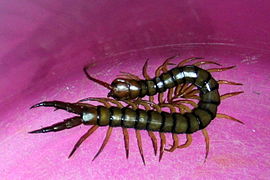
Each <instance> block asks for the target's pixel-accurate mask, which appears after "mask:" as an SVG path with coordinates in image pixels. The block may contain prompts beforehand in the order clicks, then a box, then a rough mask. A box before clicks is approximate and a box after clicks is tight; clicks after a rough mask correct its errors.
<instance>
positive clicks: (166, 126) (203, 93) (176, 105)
mask: <svg viewBox="0 0 270 180" xmlns="http://www.w3.org/2000/svg"><path fill="white" fill-rule="evenodd" d="M173 58H174V57H170V58H168V59H166V60H165V62H164V63H163V64H162V65H161V66H159V67H158V68H157V70H156V71H155V77H154V78H150V76H149V75H148V73H147V64H148V60H147V61H146V62H145V64H144V66H143V76H144V78H145V79H140V78H139V77H138V76H136V75H134V74H131V73H122V74H123V75H122V76H121V77H120V78H117V79H115V80H114V81H113V82H112V83H111V84H108V83H107V82H104V81H101V80H99V79H96V78H93V77H92V76H90V75H89V74H88V72H87V69H88V67H85V68H84V72H85V74H86V76H87V78H88V79H90V80H92V81H94V82H96V83H98V84H100V85H102V86H104V87H105V88H107V89H109V90H110V92H109V93H108V95H107V96H108V97H106V98H104V97H103V98H102V97H101V98H95V97H88V98H84V99H82V100H80V101H78V102H75V103H69V102H63V101H43V102H40V103H38V104H35V105H33V106H32V107H31V109H32V108H37V107H41V106H44V107H54V108H56V109H57V110H58V109H62V110H65V111H68V112H70V113H74V114H77V116H75V117H72V118H69V119H66V120H64V121H62V122H59V123H56V124H53V125H51V126H48V127H44V128H41V129H38V130H34V131H31V132H29V133H48V132H57V131H61V130H65V129H70V128H73V127H76V126H79V125H82V124H83V125H90V126H91V128H90V129H89V130H88V131H87V132H86V133H85V134H84V135H83V136H82V137H81V138H80V139H79V140H78V141H77V143H76V144H75V146H74V147H73V149H72V151H71V153H70V155H69V158H70V157H71V156H72V155H73V154H74V152H75V151H76V150H77V149H78V148H79V146H80V145H81V144H82V143H83V142H84V141H85V140H86V139H87V138H88V137H89V136H91V135H92V134H93V133H94V132H95V131H96V130H97V129H98V128H99V127H102V126H108V130H107V133H106V136H105V138H104V141H103V143H102V145H101V147H100V149H99V150H98V152H97V154H96V155H95V156H94V158H93V160H95V159H96V158H97V157H98V156H99V154H100V153H101V152H102V151H103V149H104V147H105V146H106V145H107V143H108V141H109V139H110V136H111V134H112V130H113V128H116V127H121V128H122V131H123V137H124V146H125V151H126V158H128V157H129V132H128V130H127V129H128V128H131V129H134V130H135V133H136V138H137V144H138V149H139V153H140V155H141V159H142V161H143V163H144V164H145V159H144V155H143V148H142V137H141V133H140V131H141V130H146V131H147V132H148V135H149V137H150V139H151V141H152V145H153V149H154V154H155V155H157V152H158V143H157V142H158V140H157V137H156V136H155V134H154V132H158V133H159V138H160V148H159V161H161V159H162V157H163V154H164V152H165V151H167V152H174V151H175V150H176V149H182V148H187V147H188V146H190V145H191V143H192V134H193V133H195V132H197V131H201V132H202V134H203V136H204V139H205V144H206V146H205V147H206V152H205V161H206V159H207V156H208V153H209V146H210V140H209V139H210V138H209V135H208V132H207V130H206V127H207V126H208V125H209V124H210V123H211V121H212V120H213V119H215V118H225V119H229V120H233V121H236V122H239V123H242V124H243V122H242V121H240V120H238V119H236V118H234V117H232V116H229V115H226V114H222V113H218V112H217V110H218V106H219V104H220V102H221V100H224V99H226V98H229V97H232V96H235V95H238V94H241V93H243V91H239V92H232V93H227V94H224V95H220V94H219V85H220V84H227V85H242V84H241V83H235V82H232V81H227V80H218V81H217V80H215V79H214V78H213V76H212V74H211V72H221V71H225V70H229V69H232V68H234V66H230V67H226V68H220V67H219V68H212V69H207V70H205V69H202V68H200V67H199V66H201V65H204V64H215V65H218V66H220V64H218V63H216V62H213V61H205V60H203V61H202V60H201V59H202V58H197V57H195V58H189V59H185V60H183V61H181V62H180V63H178V65H177V66H176V67H174V68H172V69H171V70H168V67H167V66H169V65H175V64H173V63H170V60H171V59H173ZM194 60H200V61H199V62H196V63H194V64H192V65H185V64H186V63H188V62H191V61H194ZM165 91H168V92H167V98H166V99H165V98H164V92H165ZM155 95H158V103H155V102H154V96H155ZM145 96H149V100H143V99H142V98H143V97H145ZM191 99H194V100H197V101H198V103H195V102H194V101H192V100H191ZM85 101H97V102H99V103H102V105H98V106H94V105H92V104H89V103H85ZM123 104H125V106H124V105H123ZM186 104H189V105H191V106H192V107H193V108H192V109H191V108H190V107H189V106H187V105H186ZM141 107H143V108H141ZM163 108H169V111H170V112H166V111H163ZM165 133H170V134H171V135H172V140H173V144H172V145H171V147H170V148H165V146H166V136H165ZM179 134H185V135H186V142H185V143H184V144H181V145H179V139H178V135H179Z"/></svg>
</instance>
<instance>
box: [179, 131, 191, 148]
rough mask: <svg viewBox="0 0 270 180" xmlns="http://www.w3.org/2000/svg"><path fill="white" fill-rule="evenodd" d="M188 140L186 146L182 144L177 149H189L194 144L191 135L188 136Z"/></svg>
mask: <svg viewBox="0 0 270 180" xmlns="http://www.w3.org/2000/svg"><path fill="white" fill-rule="evenodd" d="M186 138H187V140H186V142H185V144H182V145H180V146H178V147H177V148H179V149H183V148H187V147H188V146H190V145H191V143H192V136H191V134H187V135H186Z"/></svg>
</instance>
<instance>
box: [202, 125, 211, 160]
mask: <svg viewBox="0 0 270 180" xmlns="http://www.w3.org/2000/svg"><path fill="white" fill-rule="evenodd" d="M202 133H203V136H204V140H205V158H204V163H205V162H206V159H207V156H208V153H209V149H210V138H209V136H208V132H207V130H206V129H202Z"/></svg>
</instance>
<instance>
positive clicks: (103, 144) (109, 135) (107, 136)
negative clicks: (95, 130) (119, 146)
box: [92, 127, 113, 161]
mask: <svg viewBox="0 0 270 180" xmlns="http://www.w3.org/2000/svg"><path fill="white" fill-rule="evenodd" d="M112 130H113V128H112V127H109V128H108V130H107V133H106V137H105V139H104V141H103V143H102V145H101V147H100V149H99V150H98V152H97V154H96V155H95V157H94V158H93V160H92V161H94V160H95V159H96V158H97V157H98V155H99V154H100V153H101V152H102V151H103V149H104V147H105V146H106V145H107V143H108V141H109V139H110V137H111V134H112Z"/></svg>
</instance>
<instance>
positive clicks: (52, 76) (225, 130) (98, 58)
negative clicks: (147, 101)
mask: <svg viewBox="0 0 270 180" xmlns="http://www.w3.org/2000/svg"><path fill="white" fill-rule="evenodd" d="M269 6H270V3H269V1H256V2H255V1H222V2H220V1H214V0H207V1H198V0H192V1H190V0H185V1H170V2H168V1H147V2H146V1H137V2H133V1H132V2H131V1H129V2H127V1H102V2H101V1H89V0H84V1H83V0H80V1H63V0H58V1H55V0H50V1H42V0H36V1H18V0H17V1H15V0H13V1H5V2H4V1H3V2H1V3H0V21H1V24H0V162H1V163H0V174H1V178H3V179H45V178H46V179H165V178H166V179H217V178H219V179H267V177H269V176H270V170H269V167H270V164H269V158H270V153H269V152H270V151H269V150H270V149H269V147H270V142H269V115H270V107H269V99H270V96H269V94H270V93H269V87H270V83H269V81H270V73H269V72H270V70H269V68H270V61H269V58H270V50H269V49H270V44H269V42H270V36H269V32H270V23H269V19H270V14H269ZM173 55H179V58H177V59H175V60H174V62H179V61H180V60H182V59H184V58H188V57H192V56H199V57H205V58H206V59H208V60H213V61H216V62H218V63H220V64H222V65H223V66H224V67H226V66H231V65H236V66H237V68H235V69H233V70H230V71H226V72H222V73H214V77H215V78H216V79H226V80H231V81H235V82H241V83H243V84H244V85H243V86H226V85H222V86H221V92H222V94H223V93H227V92H234V91H242V90H244V91H245V93H244V94H241V95H239V96H236V97H232V98H230V99H226V100H224V101H223V102H222V104H221V105H220V107H219V112H221V113H226V114H229V115H231V116H234V117H235V118H238V119H240V120H242V121H243V122H244V123H245V125H241V124H238V123H235V122H232V121H230V120H226V119H215V120H214V121H213V122H212V123H211V124H210V125H209V127H208V128H207V129H208V132H209V135H210V138H211V141H210V143H211V144H210V153H209V157H208V159H207V161H206V163H203V161H204V155H205V154H204V153H205V144H204V140H203V137H202V134H201V133H200V132H199V133H195V134H194V135H193V138H194V141H193V143H192V145H191V146H190V147H189V148H186V149H182V150H177V151H175V152H173V153H165V154H164V157H163V159H162V161H161V162H158V157H155V156H154V154H153V148H152V144H151V141H150V138H149V137H148V135H147V134H146V132H142V137H143V148H144V153H145V159H146V166H144V165H143V163H142V161H141V158H140V156H139V151H138V149H137V144H136V139H135V138H136V136H135V133H134V130H132V129H130V130H129V132H130V158H129V160H126V159H125V151H124V141H123V135H122V131H121V129H120V128H117V129H114V130H113V132H112V137H111V139H110V141H109V143H108V145H107V146H106V148H105V149H104V151H103V152H102V153H101V154H100V156H99V157H98V158H97V159H96V160H95V161H94V162H92V158H93V157H94V155H95V153H96V152H97V150H98V148H99V146H100V145H101V143H102V141H103V139H104V137H105V132H106V129H107V128H106V127H105V128H100V129H99V130H98V131H97V132H96V133H95V134H94V135H92V136H91V137H90V138H89V139H88V140H87V141H86V142H85V143H84V144H82V146H81V147H80V148H79V149H78V151H77V152H76V153H75V154H74V156H73V157H72V158H70V159H68V158H67V157H68V154H69V153H70V151H71V149H72V147H73V145H74V144H75V143H76V141H77V140H78V139H79V137H80V136H81V135H82V134H83V133H85V132H86V131H87V129H88V128H89V127H86V126H81V127H77V128H74V129H70V130H66V131H61V132H58V133H47V134H28V133H27V132H29V131H31V130H35V129H38V128H41V127H44V126H47V125H51V124H53V123H56V122H59V121H62V120H63V119H65V118H68V117H71V116H72V115H70V114H68V113H66V112H63V111H56V112H54V111H53V109H52V108H37V109H34V110H29V107H30V106H31V105H33V104H35V103H38V102H40V101H44V100H63V101H69V102H75V101H77V100H79V99H82V98H85V97H89V96H92V97H104V96H106V95H107V93H108V90H107V89H105V88H103V87H101V86H99V85H97V84H94V83H92V82H91V81H89V80H87V79H86V77H85V75H84V74H83V71H82V68H83V66H85V65H87V64H91V68H90V69H89V72H90V73H91V74H92V75H93V76H95V77H97V78H99V79H102V80H105V81H107V82H111V81H112V80H113V79H114V78H115V77H116V75H118V74H119V72H120V71H127V72H131V73H134V74H137V75H141V70H142V66H143V64H144V62H145V60H146V59H147V58H149V59H150V60H149V72H150V74H151V75H153V72H154V70H155V69H156V67H157V66H159V65H160V64H161V63H162V62H163V61H164V59H166V58H167V57H170V56H173ZM208 67H210V66H204V68H208ZM211 67H213V66H211ZM167 140H168V143H167V144H171V143H172V141H171V136H170V134H168V136H167ZM180 141H181V142H182V143H183V142H184V141H185V138H184V136H181V138H180Z"/></svg>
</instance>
